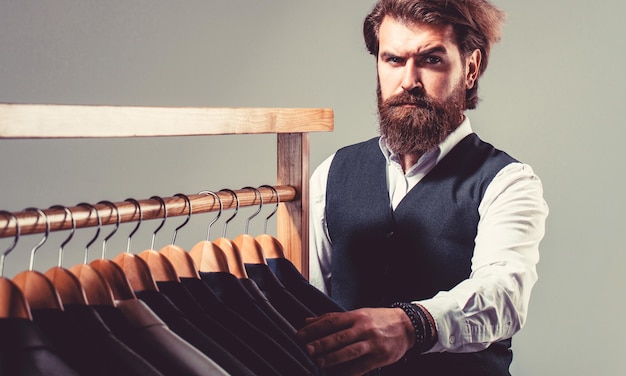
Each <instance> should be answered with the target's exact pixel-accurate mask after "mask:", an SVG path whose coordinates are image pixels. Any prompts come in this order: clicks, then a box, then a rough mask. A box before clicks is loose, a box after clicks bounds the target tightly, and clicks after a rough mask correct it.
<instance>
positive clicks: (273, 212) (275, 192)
mask: <svg viewBox="0 0 626 376" xmlns="http://www.w3.org/2000/svg"><path fill="white" fill-rule="evenodd" d="M259 188H269V189H271V190H272V197H274V195H276V206H275V207H274V210H273V211H272V212H271V213H270V214H269V215H268V216H267V217H265V225H263V233H264V234H267V222H268V221H269V220H270V218H272V216H273V215H274V214H276V212H277V211H278V205H280V195H279V194H278V191H277V190H276V188H274V187H272V186H271V185H267V184H264V185H262V186H260V187H259Z"/></svg>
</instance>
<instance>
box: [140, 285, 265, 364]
mask: <svg viewBox="0 0 626 376" xmlns="http://www.w3.org/2000/svg"><path fill="white" fill-rule="evenodd" d="M135 295H136V296H137V298H139V299H140V300H142V301H143V302H145V303H146V304H147V305H148V306H149V307H150V309H151V310H152V311H153V312H154V313H156V315H157V316H159V318H160V319H161V320H163V322H165V324H166V325H167V326H168V328H170V329H171V330H172V331H173V332H174V333H176V334H178V335H179V336H180V337H181V338H183V339H184V340H185V341H187V342H189V343H190V344H191V345H192V346H194V347H195V348H197V349H198V350H200V352H202V353H203V354H205V355H206V356H208V357H209V358H211V359H212V360H213V361H215V362H216V363H217V364H219V365H220V366H221V367H222V368H224V369H225V370H226V371H227V372H228V373H229V374H231V375H232V376H236V375H241V376H252V375H253V374H254V373H253V372H252V371H251V370H250V369H249V368H248V367H246V366H245V365H244V364H243V363H242V362H240V361H239V360H238V359H237V358H236V357H235V356H234V355H233V354H231V353H229V352H228V351H226V350H225V349H224V348H223V347H222V345H221V344H219V343H218V342H217V341H215V340H214V339H212V338H210V337H208V336H207V335H206V334H205V333H203V332H202V330H200V329H199V328H198V327H197V326H195V325H194V324H193V323H192V322H191V321H189V319H188V318H187V317H186V316H185V314H184V313H183V312H181V311H180V310H179V309H178V308H177V307H176V305H174V303H172V301H171V300H170V299H168V298H167V297H166V296H165V295H164V294H162V293H161V292H160V291H150V290H144V291H135Z"/></svg>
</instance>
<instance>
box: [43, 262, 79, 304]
mask: <svg viewBox="0 0 626 376" xmlns="http://www.w3.org/2000/svg"><path fill="white" fill-rule="evenodd" d="M45 276H46V277H48V279H50V282H51V283H52V285H53V286H54V287H55V288H56V290H57V292H58V293H59V297H60V298H61V302H63V304H80V305H87V295H86V294H85V290H84V289H83V286H82V284H81V283H80V280H79V279H78V278H77V277H76V276H75V275H74V274H73V273H72V272H70V271H69V270H67V269H65V268H62V267H60V266H55V267H52V268H50V269H48V270H47V271H46V273H45Z"/></svg>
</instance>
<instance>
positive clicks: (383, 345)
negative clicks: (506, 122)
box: [298, 0, 548, 376]
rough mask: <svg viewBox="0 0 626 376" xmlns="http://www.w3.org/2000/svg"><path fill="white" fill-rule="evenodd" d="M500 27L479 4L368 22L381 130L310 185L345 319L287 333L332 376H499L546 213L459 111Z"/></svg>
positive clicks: (318, 247) (405, 7) (326, 274)
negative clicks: (368, 374) (295, 334)
mask: <svg viewBox="0 0 626 376" xmlns="http://www.w3.org/2000/svg"><path fill="white" fill-rule="evenodd" d="M503 21H504V13H503V12H502V11H500V10H499V9H497V8H496V7H494V6H493V5H492V4H490V3H489V2H488V1H486V0H379V1H378V2H377V3H376V5H375V7H374V8H373V10H372V12H371V13H370V14H369V15H368V16H367V17H366V19H365V23H364V29H363V31H364V38H365V43H366V46H367V48H368V50H369V52H370V53H371V54H372V55H374V56H375V57H376V62H377V72H378V90H377V91H378V108H379V118H380V119H379V120H380V133H381V136H380V137H379V138H375V139H372V140H369V141H366V142H363V143H359V144H356V145H352V146H348V147H346V148H343V149H341V150H339V151H337V152H336V153H335V154H334V155H332V156H331V157H330V158H328V159H327V160H326V161H325V162H323V163H322V164H321V165H320V166H319V167H318V168H317V169H316V171H315V172H314V174H313V176H312V178H311V201H310V202H311V215H312V217H311V248H310V250H311V255H310V259H311V265H310V273H311V282H312V283H313V284H315V285H316V286H317V287H318V288H320V289H321V290H323V291H324V292H326V293H327V294H329V295H330V296H331V297H332V298H333V299H334V300H336V301H337V302H338V303H340V304H342V305H343V306H344V307H345V308H346V309H347V310H348V311H347V312H342V313H330V314H326V315H323V316H320V317H318V318H315V319H310V320H309V321H308V323H307V325H306V326H305V327H304V328H302V329H301V330H300V331H299V332H298V337H299V339H300V340H301V341H302V343H303V344H304V345H305V346H306V348H307V350H308V351H309V353H310V354H311V356H312V357H313V358H314V359H315V360H316V361H317V362H318V364H319V365H321V366H322V367H324V368H326V369H327V370H328V372H329V374H341V375H344V374H345V375H360V374H363V373H366V372H369V371H372V370H375V371H374V372H375V373H376V374H382V375H498V376H499V375H509V366H510V363H511V360H512V352H511V338H512V336H513V335H514V334H515V333H516V332H517V331H519V330H520V329H521V327H522V326H523V324H524V322H525V321H526V317H527V311H528V302H529V299H530V293H531V289H532V287H533V285H534V284H535V282H536V280H537V273H536V264H537V262H538V259H539V251H538V248H539V242H540V240H541V239H542V237H543V234H544V227H545V219H546V216H547V214H548V209H547V205H546V204H545V201H544V199H543V191H542V186H541V182H540V180H539V179H538V178H537V176H536V175H535V174H534V173H533V171H532V169H531V168H530V166H528V165H526V164H523V163H521V162H519V161H517V160H515V159H514V158H512V157H511V156H509V155H508V154H506V153H504V152H502V151H500V150H498V149H496V148H494V147H493V146H491V145H490V144H488V143H486V142H484V141H482V140H481V139H480V138H479V137H478V136H477V135H476V134H475V133H473V131H472V128H471V125H470V121H469V119H468V117H467V116H466V115H465V111H466V110H469V109H474V108H475V107H476V105H477V102H478V94H477V91H478V80H479V78H480V77H481V75H482V74H483V73H484V71H485V69H486V67H487V62H488V59H489V52H490V48H491V45H492V44H493V43H495V42H497V41H498V40H499V38H500V33H501V27H502V24H503ZM380 367H382V368H380Z"/></svg>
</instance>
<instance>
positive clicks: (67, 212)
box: [49, 205, 76, 268]
mask: <svg viewBox="0 0 626 376" xmlns="http://www.w3.org/2000/svg"><path fill="white" fill-rule="evenodd" d="M49 209H63V210H64V211H65V217H63V222H65V219H66V218H67V217H68V216H69V217H70V222H71V223H72V231H70V234H69V235H68V237H67V239H65V240H64V241H63V243H61V246H60V247H59V261H58V262H57V266H58V267H59V268H60V267H61V266H62V265H63V251H64V250H65V246H66V245H67V243H69V242H70V240H72V238H73V237H74V233H76V221H75V220H74V213H72V211H71V210H70V208H68V207H67V206H65V205H52V206H51V207H50V208H49Z"/></svg>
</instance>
